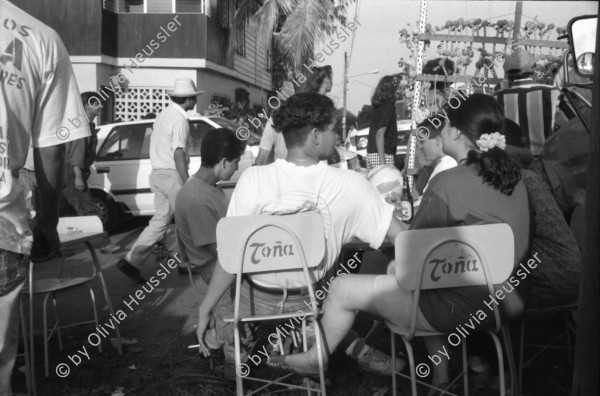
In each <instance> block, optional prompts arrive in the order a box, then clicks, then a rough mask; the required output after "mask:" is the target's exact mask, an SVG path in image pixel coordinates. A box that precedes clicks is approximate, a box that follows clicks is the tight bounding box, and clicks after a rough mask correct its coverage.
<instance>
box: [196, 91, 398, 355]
mask: <svg viewBox="0 0 600 396" xmlns="http://www.w3.org/2000/svg"><path fill="white" fill-rule="evenodd" d="M335 120H336V117H335V108H334V105H333V102H332V101H331V99H329V98H327V97H326V96H323V95H320V94H317V93H301V94H297V95H294V96H292V97H290V98H289V99H288V100H287V101H286V102H285V103H284V104H283V105H282V106H281V108H280V109H279V110H278V111H277V112H276V113H275V115H274V116H273V121H274V123H275V127H276V128H277V129H278V130H280V131H282V134H283V137H284V139H285V143H286V146H287V148H288V155H287V158H286V160H282V159H280V160H277V161H275V162H274V163H273V164H270V165H266V166H260V167H253V168H250V169H248V170H246V171H245V172H244V173H243V174H242V176H241V177H240V179H239V181H238V184H237V186H236V188H235V190H234V192H233V195H232V197H231V201H230V204H229V209H228V211H227V216H248V215H258V214H272V215H273V214H286V213H295V212H298V211H308V210H314V211H317V212H319V213H320V214H321V216H322V217H323V222H324V226H325V237H326V254H325V257H324V259H323V261H322V263H321V265H320V266H319V267H317V268H316V269H315V271H314V274H315V277H316V279H324V278H326V277H327V279H329V276H330V274H331V272H332V269H333V268H334V265H335V264H336V262H337V259H338V256H339V254H340V251H341V248H342V245H343V244H344V243H347V242H349V241H350V240H351V239H352V238H354V237H358V238H360V239H361V240H363V241H365V242H368V243H369V244H370V245H371V246H372V247H373V248H375V249H376V248H378V247H379V246H380V245H381V243H382V242H383V240H384V238H385V237H386V235H387V236H388V237H389V238H390V239H391V240H393V239H394V238H395V237H396V235H397V234H398V233H399V232H400V231H402V230H403V229H404V226H403V225H402V224H401V223H400V222H399V221H398V220H396V218H395V217H394V216H393V212H394V207H393V206H392V205H389V204H388V203H386V202H385V200H384V199H383V197H382V196H381V194H379V192H378V191H377V190H376V189H375V188H374V187H373V186H371V184H370V183H369V182H368V181H367V180H366V179H365V178H364V177H362V176H361V175H359V174H358V173H356V172H353V171H348V170H343V169H339V168H334V167H331V166H328V165H327V164H326V163H322V162H320V161H322V160H323V159H326V158H328V157H329V156H331V154H332V153H333V150H335V142H336V135H335V132H334V131H333V127H334V125H335ZM264 186H268V187H269V188H264ZM234 279H235V275H231V274H228V273H226V272H225V271H224V270H223V268H222V267H221V265H217V266H216V267H215V271H214V273H213V276H212V278H211V282H210V285H209V289H208V292H207V295H206V297H205V298H204V300H203V301H202V304H201V306H200V310H199V319H198V330H197V334H198V339H199V341H200V345H201V347H200V350H201V352H202V353H204V354H209V351H208V349H207V347H206V344H205V341H204V332H205V330H206V328H207V326H208V323H209V318H210V312H211V310H212V308H213V307H214V306H215V305H216V303H217V302H218V300H219V299H220V297H221V296H222V295H223V293H225V291H226V290H227V289H228V288H229V286H230V285H231V283H232V282H233V280H234ZM305 286H306V285H305V284H304V276H303V274H302V271H285V272H280V273H269V274H256V275H253V276H251V277H249V280H248V281H245V282H243V283H242V290H241V295H242V299H241V308H240V309H241V310H242V312H243V313H249V312H250V311H252V312H253V313H254V314H263V313H271V314H277V313H283V312H297V311H298V310H299V309H301V308H303V307H305V303H306V302H308V301H309V297H308V295H307V292H306V287H305ZM250 296H251V298H250Z"/></svg>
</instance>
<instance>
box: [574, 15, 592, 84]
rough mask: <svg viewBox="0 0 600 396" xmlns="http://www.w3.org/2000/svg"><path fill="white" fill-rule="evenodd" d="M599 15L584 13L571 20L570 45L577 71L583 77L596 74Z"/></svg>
mask: <svg viewBox="0 0 600 396" xmlns="http://www.w3.org/2000/svg"><path fill="white" fill-rule="evenodd" d="M597 29H598V16H597V15H583V16H580V17H577V18H573V19H571V21H569V26H568V30H569V46H570V48H571V51H572V53H573V57H574V58H575V71H576V72H577V74H579V75H580V76H582V77H592V76H593V75H594V59H595V51H596V32H597Z"/></svg>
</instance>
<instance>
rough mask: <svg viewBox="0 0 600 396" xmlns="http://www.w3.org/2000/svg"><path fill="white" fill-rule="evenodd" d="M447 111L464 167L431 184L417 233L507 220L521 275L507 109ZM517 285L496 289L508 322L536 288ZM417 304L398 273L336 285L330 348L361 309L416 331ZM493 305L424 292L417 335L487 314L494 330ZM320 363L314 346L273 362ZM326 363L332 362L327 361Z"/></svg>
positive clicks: (525, 227) (483, 103)
mask: <svg viewBox="0 0 600 396" xmlns="http://www.w3.org/2000/svg"><path fill="white" fill-rule="evenodd" d="M445 114H446V115H447V119H448V120H447V121H446V125H445V126H444V128H443V130H442V132H441V137H442V144H443V151H444V153H445V154H447V155H450V156H451V157H452V158H454V159H455V160H456V162H457V163H458V164H459V165H458V166H457V167H455V168H452V169H448V170H446V171H444V172H441V173H439V174H438V175H436V176H435V177H433V178H432V179H431V181H430V184H429V187H428V189H427V191H426V192H425V194H424V195H423V199H422V201H421V207H420V209H419V211H418V212H417V214H416V215H415V218H414V219H413V221H412V223H411V225H410V229H427V228H439V227H459V226H467V225H476V224H493V223H506V224H508V225H509V226H510V227H511V229H512V231H513V234H514V243H515V257H514V263H513V274H514V273H515V272H516V270H517V268H518V266H519V263H520V262H522V261H523V260H524V259H526V258H527V256H528V255H529V246H530V212H529V203H528V197H527V191H526V189H525V185H524V183H523V181H522V180H521V174H520V171H519V168H518V166H517V165H516V164H515V163H514V162H512V161H511V160H510V159H509V158H508V156H507V155H506V153H505V152H504V150H503V148H504V139H503V136H502V135H500V134H499V133H498V132H499V131H503V130H504V128H503V127H504V116H503V114H502V110H501V108H500V105H499V104H498V102H497V101H496V100H495V99H494V98H493V97H491V96H488V95H483V94H474V95H471V96H470V97H468V98H467V99H466V100H464V101H463V102H461V103H460V106H457V107H455V108H447V109H446V113H445ZM404 265H410V263H405V264H404ZM414 265H417V263H414ZM514 278H516V277H514ZM509 279H510V278H509ZM513 280H514V279H513ZM517 280H518V281H519V282H518V283H517V282H514V283H513V282H511V283H509V282H504V283H503V284H501V285H496V286H495V287H496V289H497V290H501V289H503V290H504V294H505V298H504V299H503V300H500V301H498V302H499V309H500V314H501V317H502V320H503V321H507V320H511V319H513V318H515V317H517V316H519V315H521V313H522V312H523V308H524V303H525V296H526V295H527V292H528V289H529V283H528V282H527V279H521V278H520V277H519V279H517ZM515 283H516V284H515ZM413 301H414V296H413V292H412V291H409V290H405V289H402V288H401V287H400V286H399V285H398V283H397V282H396V276H395V275H393V274H392V275H346V276H344V277H340V278H339V279H337V280H336V284H335V285H332V287H331V288H330V291H329V295H328V297H327V300H326V301H325V305H324V307H323V311H324V312H325V314H324V315H323V318H322V319H321V325H322V328H323V331H324V334H325V340H326V341H327V346H328V347H329V350H330V351H333V350H335V348H336V347H337V346H338V344H339V342H340V340H341V339H342V337H343V336H344V334H345V333H346V332H347V331H348V330H349V329H350V328H351V327H352V324H353V322H354V318H355V316H356V311H365V312H368V313H370V314H373V315H376V316H381V317H383V318H384V319H385V321H386V322H387V324H388V326H390V327H391V328H392V329H397V328H406V327H408V326H410V321H411V317H410V313H411V310H412V305H413ZM489 301H490V297H489V291H488V290H487V286H470V287H455V288H445V289H433V290H423V291H422V292H421V296H420V300H419V312H418V315H417V330H427V331H439V332H443V333H445V334H450V333H452V332H455V331H456V327H457V326H458V325H463V324H464V323H471V322H473V321H472V320H471V322H470V321H469V320H470V319H471V316H472V315H476V314H477V312H478V311H479V310H481V311H483V312H487V313H488V315H487V316H486V317H485V318H481V319H482V320H479V323H475V326H476V327H475V329H476V330H484V329H491V328H493V327H494V324H495V323H494V315H492V314H491V312H490V308H489V307H488V306H487V305H486V302H487V303H488V304H489ZM424 340H425V344H426V346H427V350H428V352H429V354H430V355H432V354H435V353H437V352H438V350H440V349H441V348H442V347H443V346H444V345H445V342H446V338H445V337H444V336H439V337H426V338H425V339H424ZM317 359H318V355H317V351H316V348H315V347H313V348H312V349H311V350H309V351H308V352H305V353H302V354H296V355H287V356H280V357H271V361H270V364H271V365H275V366H279V367H283V368H288V369H291V370H294V371H296V372H299V373H314V372H318V360H317ZM324 360H325V362H324V363H327V358H324ZM432 382H433V385H436V386H438V387H441V388H444V387H445V386H446V385H447V384H448V382H449V374H448V360H447V359H443V358H442V362H441V363H440V364H439V365H438V366H434V367H433V380H432ZM432 394H433V393H432Z"/></svg>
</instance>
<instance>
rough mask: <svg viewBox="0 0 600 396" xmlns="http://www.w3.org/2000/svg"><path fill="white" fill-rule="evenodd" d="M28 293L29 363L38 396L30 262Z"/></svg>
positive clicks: (30, 266)
mask: <svg viewBox="0 0 600 396" xmlns="http://www.w3.org/2000/svg"><path fill="white" fill-rule="evenodd" d="M27 283H28V285H27V286H28V288H27V290H28V293H27V297H28V298H29V301H28V303H29V326H30V327H29V362H30V363H31V370H30V372H31V382H32V384H33V394H34V396H36V386H35V353H34V348H35V347H34V344H33V330H34V329H33V263H32V262H31V261H30V262H29V275H28V280H27Z"/></svg>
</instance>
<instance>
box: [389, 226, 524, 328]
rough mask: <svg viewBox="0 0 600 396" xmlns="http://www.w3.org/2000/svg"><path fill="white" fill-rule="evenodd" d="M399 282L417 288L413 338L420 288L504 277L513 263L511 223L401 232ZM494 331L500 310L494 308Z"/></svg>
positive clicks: (489, 281) (490, 281) (480, 282)
mask: <svg viewBox="0 0 600 396" xmlns="http://www.w3.org/2000/svg"><path fill="white" fill-rule="evenodd" d="M395 250H396V280H397V281H398V284H399V285H400V287H402V288H404V289H406V290H414V291H415V299H414V305H413V311H412V317H411V327H410V333H409V334H410V338H412V336H414V333H415V328H416V317H417V312H418V306H419V296H420V291H421V290H426V289H442V288H448V287H464V286H477V285H487V286H488V289H489V292H490V295H492V296H493V295H494V288H493V285H494V284H500V283H502V282H504V281H506V280H507V279H508V278H509V276H510V274H511V273H512V271H513V268H514V264H515V253H514V236H513V232H512V230H511V228H510V227H509V226H508V224H504V223H502V224H487V225H473V226H463V227H447V228H430V229H424V230H410V231H406V232H403V233H400V234H399V235H398V237H397V238H396V242H395ZM494 318H495V321H496V331H498V330H499V329H500V326H501V323H500V313H499V311H498V307H497V306H494Z"/></svg>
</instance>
